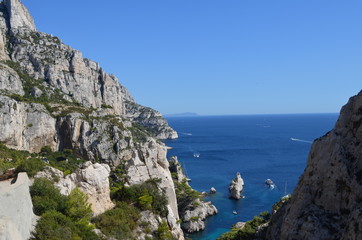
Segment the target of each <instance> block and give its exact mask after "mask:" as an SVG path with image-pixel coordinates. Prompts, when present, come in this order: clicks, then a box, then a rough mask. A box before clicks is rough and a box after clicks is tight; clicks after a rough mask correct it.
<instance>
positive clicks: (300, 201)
mask: <svg viewBox="0 0 362 240" xmlns="http://www.w3.org/2000/svg"><path fill="white" fill-rule="evenodd" d="M361 143H362V92H360V93H359V94H358V95H357V96H354V97H352V98H351V99H350V100H349V101H348V103H347V104H346V105H345V106H344V107H343V108H342V110H341V113H340V116H339V119H338V121H337V123H336V125H335V126H334V129H333V130H332V131H330V132H328V133H327V134H326V135H324V136H323V137H321V138H319V139H317V140H315V141H314V143H313V145H312V148H311V151H310V154H309V157H308V163H307V167H306V169H305V171H304V173H303V175H302V176H301V177H300V179H299V183H298V185H297V187H296V189H295V190H294V192H293V194H292V198H291V200H290V201H289V202H288V203H287V204H285V205H284V206H283V207H282V208H281V209H280V210H279V211H278V212H277V214H275V215H274V216H273V218H272V221H271V225H270V227H269V229H268V233H267V239H361V238H362V220H361V219H362V210H361V209H362V159H361V156H362V147H361Z"/></svg>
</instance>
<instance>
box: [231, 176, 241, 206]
mask: <svg viewBox="0 0 362 240" xmlns="http://www.w3.org/2000/svg"><path fill="white" fill-rule="evenodd" d="M243 188H244V180H243V179H242V178H241V176H240V173H237V174H236V178H234V179H233V180H232V181H231V183H230V186H229V191H230V198H234V199H237V200H239V199H240V198H242V195H241V192H242V191H243Z"/></svg>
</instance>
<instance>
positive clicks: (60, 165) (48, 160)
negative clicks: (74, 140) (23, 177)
mask: <svg viewBox="0 0 362 240" xmlns="http://www.w3.org/2000/svg"><path fill="white" fill-rule="evenodd" d="M84 162H85V160H84V159H81V158H77V157H76V156H74V154H73V151H72V150H70V149H64V150H63V151H58V152H52V151H51V148H50V147H49V146H45V147H43V148H42V150H41V152H40V153H29V152H27V151H20V150H15V149H10V148H8V147H6V146H5V145H4V144H2V143H0V174H1V173H2V172H4V171H5V170H7V169H9V168H15V169H16V172H26V173H27V174H28V175H29V177H33V176H34V175H35V174H36V173H37V172H39V171H41V170H42V169H43V168H44V167H45V166H47V165H49V166H52V167H54V168H57V169H59V170H61V171H63V172H64V174H65V175H67V174H70V173H72V172H74V171H75V170H76V169H77V168H79V167H80V166H81V165H82V164H83V163H84Z"/></svg>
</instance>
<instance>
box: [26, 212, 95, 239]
mask: <svg viewBox="0 0 362 240" xmlns="http://www.w3.org/2000/svg"><path fill="white" fill-rule="evenodd" d="M33 239H34V240H49V239H52V240H100V238H99V237H98V236H97V235H96V234H95V233H93V232H92V227H91V226H90V225H85V224H78V223H74V221H72V219H71V218H70V217H68V216H65V215H64V214H62V213H60V212H57V211H54V210H52V211H47V212H46V213H44V214H43V215H42V217H41V219H40V220H39V222H38V224H37V225H36V228H35V233H34V238H33Z"/></svg>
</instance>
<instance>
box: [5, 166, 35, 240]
mask: <svg viewBox="0 0 362 240" xmlns="http://www.w3.org/2000/svg"><path fill="white" fill-rule="evenodd" d="M0 203H1V204H0V239H2V240H10V239H11V240H24V239H29V238H30V236H31V232H32V231H33V229H34V224H35V221H36V217H35V215H34V213H33V204H32V201H31V197H30V193H29V178H28V176H27V175H26V173H19V174H18V177H17V178H16V179H9V180H6V181H1V182H0Z"/></svg>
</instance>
